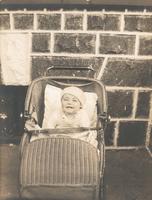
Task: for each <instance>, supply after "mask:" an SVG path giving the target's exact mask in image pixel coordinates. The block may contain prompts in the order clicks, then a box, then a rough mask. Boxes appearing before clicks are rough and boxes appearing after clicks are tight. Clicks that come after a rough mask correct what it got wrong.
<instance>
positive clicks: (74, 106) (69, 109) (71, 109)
mask: <svg viewBox="0 0 152 200" xmlns="http://www.w3.org/2000/svg"><path fill="white" fill-rule="evenodd" d="M61 103H62V109H63V112H64V113H67V114H75V113H77V112H78V111H79V110H80V108H81V103H80V101H79V100H78V99H77V98H76V97H75V96H73V95H71V94H64V95H63V97H62V99H61Z"/></svg>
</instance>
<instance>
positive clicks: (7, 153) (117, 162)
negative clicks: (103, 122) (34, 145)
mask: <svg viewBox="0 0 152 200" xmlns="http://www.w3.org/2000/svg"><path fill="white" fill-rule="evenodd" d="M18 167H19V157H18V146H16V145H8V144H7V145H4V144H3V145H0V200H17V199H19V196H18ZM105 200H152V158H151V157H150V155H149V153H148V152H147V150H146V149H140V150H106V169H105Z"/></svg>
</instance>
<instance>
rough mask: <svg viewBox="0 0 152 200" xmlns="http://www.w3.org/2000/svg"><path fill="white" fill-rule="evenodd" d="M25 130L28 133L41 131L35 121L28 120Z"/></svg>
mask: <svg viewBox="0 0 152 200" xmlns="http://www.w3.org/2000/svg"><path fill="white" fill-rule="evenodd" d="M25 129H27V130H28V131H31V130H37V129H41V128H40V127H39V125H37V124H35V122H34V121H33V120H27V121H26V123H25Z"/></svg>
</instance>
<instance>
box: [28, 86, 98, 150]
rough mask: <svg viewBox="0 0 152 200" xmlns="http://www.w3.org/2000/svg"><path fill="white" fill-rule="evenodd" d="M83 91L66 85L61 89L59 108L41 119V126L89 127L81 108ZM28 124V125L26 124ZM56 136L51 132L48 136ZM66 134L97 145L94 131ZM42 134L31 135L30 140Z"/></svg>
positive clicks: (38, 137) (85, 114) (86, 116)
mask: <svg viewBox="0 0 152 200" xmlns="http://www.w3.org/2000/svg"><path fill="white" fill-rule="evenodd" d="M85 100H86V99H85V95H84V92H83V91H82V90H81V89H80V88H78V87H67V88H65V89H63V91H62V93H61V109H59V110H58V111H57V112H54V113H53V114H51V117H50V119H47V120H45V121H43V124H42V128H44V129H49V128H79V127H88V128H89V127H90V119H89V116H88V114H87V113H86V111H85V110H84V109H83V107H84V104H85ZM27 125H28V126H27ZM27 125H26V127H27V128H28V129H29V127H31V128H30V129H33V128H34V126H33V125H32V126H31V125H30V126H29V123H27ZM35 128H36V129H40V127H38V125H35ZM60 135H61V134H60ZM54 136H55V137H56V136H58V135H57V134H53V135H51V136H50V137H54ZM66 136H68V137H72V138H79V139H82V140H84V141H87V142H90V143H91V144H93V145H94V146H95V147H96V146H97V140H96V131H83V132H79V133H78V132H76V133H70V134H67V135H66ZM44 137H46V136H44V135H43V134H39V135H38V136H32V138H31V141H33V140H36V139H40V138H44Z"/></svg>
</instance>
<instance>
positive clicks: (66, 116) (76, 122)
mask: <svg viewBox="0 0 152 200" xmlns="http://www.w3.org/2000/svg"><path fill="white" fill-rule="evenodd" d="M84 103H85V95H84V92H83V91H82V90H81V89H79V88H78V87H67V88H65V89H64V90H63V91H62V93H61V109H60V110H59V111H58V112H55V113H54V114H53V115H52V116H51V119H49V120H47V121H45V122H44V123H43V125H42V127H43V128H69V127H75V128H76V127H90V120H89V117H88V115H87V113H86V112H85V111H84V110H83V106H84Z"/></svg>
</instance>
